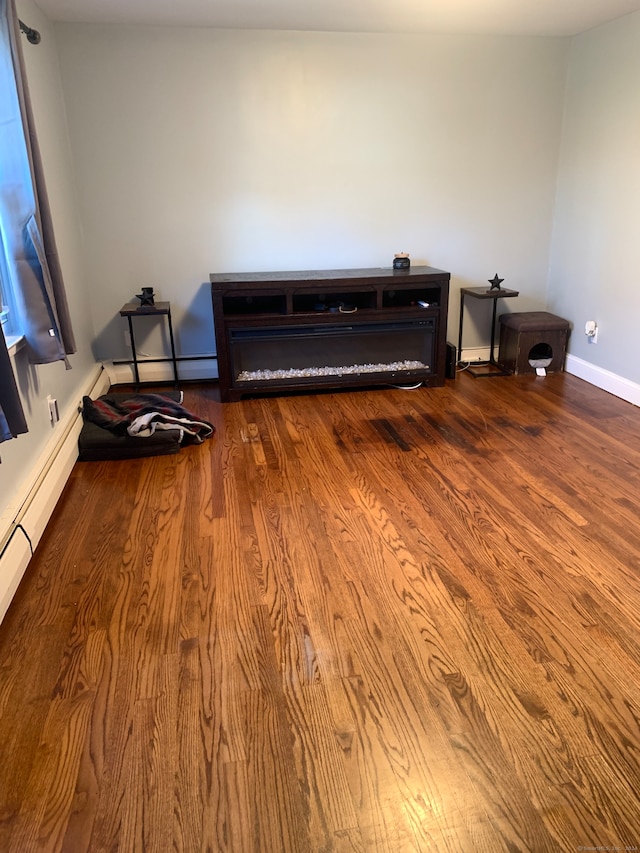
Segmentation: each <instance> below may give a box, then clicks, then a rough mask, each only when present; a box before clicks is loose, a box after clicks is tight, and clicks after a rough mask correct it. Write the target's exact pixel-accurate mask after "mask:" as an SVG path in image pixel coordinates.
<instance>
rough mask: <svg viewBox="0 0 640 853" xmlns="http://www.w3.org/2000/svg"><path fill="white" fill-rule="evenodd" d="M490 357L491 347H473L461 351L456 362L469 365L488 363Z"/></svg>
mask: <svg viewBox="0 0 640 853" xmlns="http://www.w3.org/2000/svg"><path fill="white" fill-rule="evenodd" d="M490 355H491V347H475V348H473V349H472V348H468V349H463V350H462V353H461V354H460V355H459V356H458V360H459V361H461V362H463V363H467V362H469V363H471V362H474V361H489V357H490Z"/></svg>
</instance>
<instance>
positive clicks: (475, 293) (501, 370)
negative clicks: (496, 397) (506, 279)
mask: <svg viewBox="0 0 640 853" xmlns="http://www.w3.org/2000/svg"><path fill="white" fill-rule="evenodd" d="M518 295H519V291H517V290H507V288H500V289H498V288H493V289H492V288H489V287H462V288H460V328H459V331H458V359H459V360H458V364H460V362H461V359H460V356H461V354H462V324H463V321H464V298H465V296H471V297H473V298H474V299H491V300H493V306H492V308H493V310H492V312H491V349H490V351H489V361H488V363H487V364H481V365H478V366H477V367H467V372H468V373H470V374H471V375H472V376H474V377H478V378H480V377H482V376H508V375H509V374H510V373H511V371H510V370H507V368H505V367H503V365H501V364H500V363H499V362H498V361H496V359H495V355H494V352H495V335H496V309H497V306H498V299H508V298H509V297H510V296H518Z"/></svg>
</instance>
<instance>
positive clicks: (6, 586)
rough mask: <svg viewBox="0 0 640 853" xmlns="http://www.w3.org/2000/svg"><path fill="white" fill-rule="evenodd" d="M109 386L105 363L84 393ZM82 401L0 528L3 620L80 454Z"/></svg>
mask: <svg viewBox="0 0 640 853" xmlns="http://www.w3.org/2000/svg"><path fill="white" fill-rule="evenodd" d="M108 390H109V377H108V374H107V372H106V371H105V370H103V369H102V367H101V366H98V367H96V371H95V372H94V373H92V374H91V376H90V377H89V379H88V381H87V383H86V390H85V391H84V393H83V394H82V396H84V394H87V395H88V396H90V397H93V398H95V397H99V396H100V395H101V394H104V393H106V392H107V391H108ZM81 407H82V402H81V400H80V401H79V402H78V405H77V406H75V407H72V409H71V410H70V411H69V412H68V413H67V414H66V416H65V417H64V418H63V419H62V420H61V421H60V424H59V425H58V428H57V430H56V432H55V435H54V436H53V437H52V439H51V441H50V442H49V444H48V445H47V446H46V447H45V449H44V452H43V453H42V455H41V456H40V458H39V459H38V461H37V462H36V464H35V465H34V467H33V470H32V472H31V475H30V476H29V477H28V478H27V483H26V485H25V486H24V488H23V489H22V490H21V492H20V494H19V495H17V496H16V500H15V503H13V504H12V506H13V510H12V514H11V516H10V517H9V519H8V523H5V525H3V528H2V530H0V622H1V621H2V620H3V619H4V616H5V614H6V612H7V609H8V608H9V605H10V603H11V599H12V598H13V596H14V595H15V592H16V590H17V588H18V584H19V583H20V581H21V580H22V576H23V575H24V573H25V571H26V568H27V566H28V565H29V561H30V560H31V556H32V554H33V552H34V551H35V549H36V547H37V545H38V543H39V541H40V538H41V537H42V534H43V533H44V529H45V527H46V526H47V522H48V521H49V519H50V517H51V514H52V513H53V510H54V509H55V506H56V504H57V502H58V500H59V498H60V495H61V494H62V490H63V489H64V487H65V484H66V482H67V480H68V479H69V475H70V474H71V471H72V469H73V466H74V464H75V462H76V460H77V458H78V436H79V435H80V430H81V429H82V410H81Z"/></svg>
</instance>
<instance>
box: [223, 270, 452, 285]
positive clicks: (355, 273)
mask: <svg viewBox="0 0 640 853" xmlns="http://www.w3.org/2000/svg"><path fill="white" fill-rule="evenodd" d="M442 276H446V278H447V279H448V278H449V273H448V272H445V271H444V270H438V269H435V268H434V267H427V266H414V267H410V268H409V269H408V270H394V269H392V268H391V267H372V268H371V269H347V270H292V271H278V272H236V273H212V274H211V276H210V280H211V284H212V285H214V286H217V287H223V286H224V285H228V284H230V285H238V284H251V285H258V286H266V287H268V286H269V285H273V284H279V285H283V284H306V283H313V282H330V283H332V284H336V283H339V282H341V281H345V282H349V283H350V284H354V283H357V282H358V281H360V282H362V281H364V280H368V281H371V280H374V281H375V283H376V284H385V283H387V282H388V283H389V284H398V283H399V282H400V281H404V282H407V281H411V280H412V279H414V280H415V279H417V278H420V279H421V280H424V279H425V277H427V278H429V277H433V278H434V279H435V278H441V277H442Z"/></svg>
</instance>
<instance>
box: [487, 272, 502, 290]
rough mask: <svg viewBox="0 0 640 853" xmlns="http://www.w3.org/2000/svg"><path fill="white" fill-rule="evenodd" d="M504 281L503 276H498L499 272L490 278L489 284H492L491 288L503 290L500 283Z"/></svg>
mask: <svg viewBox="0 0 640 853" xmlns="http://www.w3.org/2000/svg"><path fill="white" fill-rule="evenodd" d="M503 281H504V279H503V278H498V273H496V274H495V275H494V277H493V278H490V279H489V284H490V285H491V290H502V288H501V287H500V285H501V284H502V282H503Z"/></svg>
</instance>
